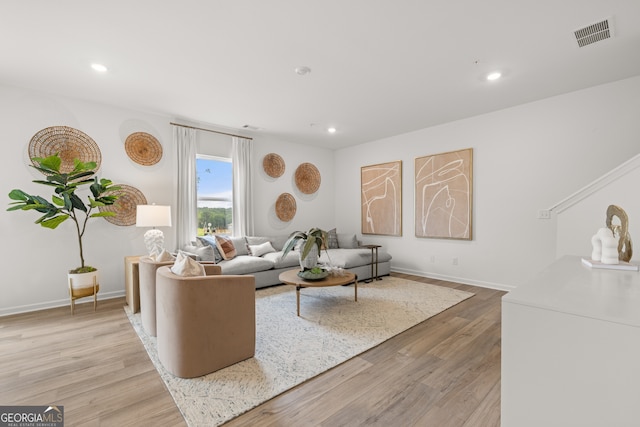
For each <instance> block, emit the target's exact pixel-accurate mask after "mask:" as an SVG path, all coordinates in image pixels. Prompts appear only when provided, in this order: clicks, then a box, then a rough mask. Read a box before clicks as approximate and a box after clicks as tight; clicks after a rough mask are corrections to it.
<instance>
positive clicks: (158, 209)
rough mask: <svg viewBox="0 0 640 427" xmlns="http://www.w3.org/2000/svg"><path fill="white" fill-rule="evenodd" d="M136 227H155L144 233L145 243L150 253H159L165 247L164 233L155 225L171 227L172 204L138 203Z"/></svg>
mask: <svg viewBox="0 0 640 427" xmlns="http://www.w3.org/2000/svg"><path fill="white" fill-rule="evenodd" d="M136 227H153V228H152V229H151V230H147V232H146V233H144V244H145V246H146V247H147V251H148V252H149V255H151V254H152V253H153V252H155V253H157V254H159V253H160V252H162V249H164V234H163V233H162V231H160V230H158V229H156V228H155V227H171V206H160V205H155V204H153V205H138V206H137V209H136Z"/></svg>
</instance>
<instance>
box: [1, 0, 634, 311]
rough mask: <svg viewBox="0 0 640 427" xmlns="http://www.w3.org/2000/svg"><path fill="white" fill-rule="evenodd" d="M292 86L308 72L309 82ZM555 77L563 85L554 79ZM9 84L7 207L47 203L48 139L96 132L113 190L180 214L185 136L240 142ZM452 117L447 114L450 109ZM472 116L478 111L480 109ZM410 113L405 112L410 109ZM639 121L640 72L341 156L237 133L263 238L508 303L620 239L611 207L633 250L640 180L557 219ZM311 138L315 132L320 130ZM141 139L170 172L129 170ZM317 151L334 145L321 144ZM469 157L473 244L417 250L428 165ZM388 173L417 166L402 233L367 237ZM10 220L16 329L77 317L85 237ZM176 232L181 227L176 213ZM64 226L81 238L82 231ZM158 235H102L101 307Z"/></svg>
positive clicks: (626, 146)
mask: <svg viewBox="0 0 640 427" xmlns="http://www.w3.org/2000/svg"><path fill="white" fill-rule="evenodd" d="M590 3H591V4H592V6H593V7H594V8H595V10H592V11H591V13H590V14H586V12H585V15H582V16H581V18H584V19H579V22H578V24H585V23H589V22H591V20H593V19H598V18H600V17H602V16H604V14H603V13H600V12H602V11H604V10H606V12H607V14H612V13H614V12H615V10H614V9H613V8H612V7H605V5H606V4H607V2H597V1H596V2H590ZM614 3H615V2H614ZM624 3H626V2H617V3H615V4H616V5H624ZM576 4H577V3H576ZM609 4H610V3H609ZM551 6H553V5H551V4H550V7H551ZM596 6H597V7H596ZM587 15H588V19H586V17H587ZM5 16H6V15H5ZM585 21H586V22H585ZM566 26H567V27H568V30H572V29H574V28H575V27H576V25H573V23H567V25H566ZM4 35H5V36H7V35H6V34H4ZM624 37H625V34H624V32H622V31H621V33H620V35H619V39H613V40H610V41H608V42H610V43H611V44H613V45H614V46H615V43H616V42H619V40H622V41H625V40H626V41H627V43H628V39H625V38H624ZM5 39H6V38H5ZM608 42H607V41H605V42H604V43H608ZM637 43H638V39H637V35H636V36H635V38H633V37H632V42H631V45H632V46H633V47H635V48H637V47H638V46H637ZM603 46H604V47H606V46H607V45H603ZM603 46H593V48H601V47H603ZM584 52H587V53H588V52H589V51H586V50H585V51H584ZM635 52H636V50H629V51H627V52H626V53H624V52H623V53H619V54H618V56H616V58H618V59H619V60H620V61H621V62H623V60H624V61H635V62H636V65H637V61H638V60H637V59H636V57H637V55H636V53H635ZM585 55H586V53H585ZM586 63H589V64H590V62H588V61H587V62H586ZM292 65H294V66H295V65H299V64H292ZM618 65H619V64H617V63H612V64H608V65H607V67H610V68H612V69H613V68H617V66H618ZM287 66H288V64H287ZM620 66H622V65H620ZM549 69H550V70H551V69H553V66H550V67H549ZM288 72H290V73H293V69H291V70H289V71H288ZM24 73H27V70H24ZM311 73H312V74H311V76H313V77H315V76H316V75H321V70H319V69H315V67H313V69H312V71H311ZM0 75H2V74H0ZM311 76H309V77H311ZM295 77H298V76H295ZM506 77H508V76H505V80H504V81H503V82H496V83H499V84H500V83H504V84H505V86H504V87H503V89H502V90H503V91H505V92H508V91H514V90H517V89H516V88H515V87H514V86H512V85H511V84H510V82H509V79H507V78H506ZM547 77H548V78H549V79H550V81H553V74H552V73H551V71H549V74H548V76H547ZM2 80H3V83H2V85H0V115H1V117H2V118H3V130H4V132H5V133H4V144H3V146H4V147H5V150H6V151H5V155H4V156H3V158H4V160H5V167H4V169H3V171H2V172H0V174H1V175H0V176H1V179H0V183H1V184H0V190H1V192H2V194H5V195H6V194H8V193H9V191H11V189H13V188H24V189H30V190H34V191H35V189H36V187H35V184H31V181H32V180H33V179H37V178H38V175H37V173H36V172H34V171H33V170H32V169H31V168H29V167H28V165H29V164H30V161H29V159H28V155H27V147H28V145H29V142H30V140H31V138H32V137H33V135H34V134H35V133H36V132H38V131H39V130H41V129H43V128H46V127H48V126H70V127H73V128H77V129H80V130H82V131H83V132H85V133H86V134H88V135H89V136H90V137H91V138H92V139H93V140H94V141H96V143H97V144H98V145H99V147H100V150H101V155H102V165H101V169H100V171H99V175H100V176H101V177H108V178H110V179H112V180H113V181H114V182H116V183H118V184H126V185H132V186H135V187H136V188H138V189H139V190H140V191H142V192H143V193H144V195H145V197H146V199H147V200H148V202H149V203H156V204H161V205H172V206H175V200H176V178H175V164H176V154H175V147H174V146H173V140H172V125H170V123H171V122H176V121H178V122H181V123H184V124H187V125H194V126H199V127H204V128H208V129H211V130H217V131H222V132H229V130H230V129H229V128H227V127H225V126H224V125H225V123H224V121H222V120H219V119H218V118H217V117H211V118H210V119H208V120H202V121H200V120H194V119H193V118H192V117H190V116H189V115H182V114H181V112H180V110H179V108H176V109H175V110H173V111H171V112H164V113H162V112H158V111H150V110H148V109H145V108H144V107H142V106H139V104H130V105H129V104H127V105H111V104H109V103H106V102H102V101H101V100H99V99H98V100H86V99H82V98H80V97H73V96H68V95H66V94H65V93H64V91H62V93H61V92H60V91H58V90H57V87H56V84H55V83H54V82H52V83H50V86H47V84H46V79H44V78H43V79H41V81H40V82H38V85H35V84H34V87H22V86H21V84H19V83H16V84H14V83H13V82H12V81H11V80H9V79H5V78H3V79H2ZM125 90H126V89H123V91H125ZM483 93H484V95H483V96H484V99H485V100H486V102H492V101H493V97H498V95H497V94H492V93H491V92H489V91H488V90H485V92H483ZM147 95H148V94H147ZM156 95H158V94H154V95H153V96H156ZM148 96H150V97H153V96H151V95H148ZM500 96H501V95H500ZM141 97H142V95H141ZM158 97H160V95H158ZM371 102H372V103H384V102H385V100H384V99H378V98H377V96H374V95H372V100H371ZM445 106H446V105H445V104H443V108H444V107H445ZM446 107H451V106H446ZM455 107H456V105H454V106H453V107H452V109H455ZM458 107H459V109H461V110H463V109H465V108H466V107H467V106H466V105H465V104H460V105H458ZM397 109H398V110H399V111H402V107H401V106H397ZM639 115H640V72H636V73H635V74H631V75H628V76H622V77H620V76H617V77H615V78H612V79H610V80H609V81H607V82H603V83H600V84H596V85H590V86H586V87H581V88H577V89H573V88H572V89H571V90H566V91H563V90H559V91H558V93H557V94H555V95H553V96H549V97H544V98H543V99H537V98H531V99H529V100H527V101H525V102H522V103H520V104H519V105H515V106H509V107H504V108H497V109H495V110H492V111H487V112H483V113H482V114H479V115H474V116H472V117H462V118H456V119H454V120H451V121H448V122H442V123H438V124H435V125H428V126H424V127H420V128H415V129H413V130H411V131H406V132H399V133H398V134H395V135H391V136H389V135H385V136H384V137H378V136H375V137H372V138H371V139H369V140H366V141H365V142H362V143H358V144H355V145H351V146H346V147H340V148H333V147H330V146H329V144H328V143H327V145H326V146H323V145H322V144H318V143H306V142H305V141H299V140H296V139H295V138H288V137H283V136H279V135H274V134H270V133H267V132H264V133H261V131H259V130H256V131H252V130H246V129H241V128H237V129H232V132H233V133H239V134H242V135H246V136H248V137H252V138H253V158H252V161H253V164H254V170H253V172H254V174H253V185H254V190H253V194H254V200H253V205H254V218H255V224H254V226H255V231H256V234H261V235H273V234H288V233H290V232H292V231H294V230H305V229H308V228H309V227H311V226H318V227H322V228H325V229H329V228H336V229H337V230H338V231H339V232H349V233H355V234H357V235H358V237H359V238H360V239H361V240H362V241H363V242H364V243H375V244H380V245H382V247H383V249H384V250H386V251H388V252H389V253H391V254H393V261H392V271H394V272H396V273H405V274H412V275H415V276H420V277H430V278H435V279H442V280H448V281H452V282H458V283H463V284H469V285H474V286H479V287H486V288H492V289H498V290H503V291H508V290H511V289H514V288H516V287H517V286H519V285H521V284H523V283H526V282H527V281H528V280H529V279H530V278H531V277H532V276H533V275H535V274H536V273H537V272H538V271H540V270H541V269H543V268H544V267H546V266H547V265H549V264H550V263H551V262H553V261H554V260H556V259H557V258H558V257H560V256H562V255H564V254H573V255H588V254H589V253H590V250H591V242H590V237H591V235H592V234H593V233H594V232H595V230H597V229H598V228H599V227H602V226H603V225H604V220H605V210H606V207H607V206H608V205H609V204H612V203H613V204H618V205H620V206H622V207H623V208H624V209H625V210H626V211H627V213H628V214H629V219H630V224H631V235H632V237H633V235H634V229H635V228H634V227H635V224H639V223H640V200H638V198H637V197H635V196H634V194H635V193H636V192H635V184H634V181H635V182H637V180H636V179H635V175H634V178H633V179H628V177H627V178H625V179H622V180H620V181H618V182H614V183H612V184H610V185H609V186H607V187H604V189H600V190H598V191H597V192H595V193H593V194H592V195H591V200H593V199H594V198H595V199H596V200H598V202H600V205H598V204H596V208H595V209H590V210H583V211H580V207H581V205H579V204H578V205H576V209H578V211H577V216H578V218H580V219H579V221H577V222H578V224H577V225H578V228H576V229H575V230H572V232H571V233H566V232H565V231H564V229H559V224H563V225H564V224H566V221H564V222H563V221H561V215H563V214H562V213H557V212H556V211H554V209H550V208H552V207H554V206H556V205H557V204H558V203H560V202H561V201H563V200H565V199H566V198H568V197H571V195H573V194H574V193H576V192H577V191H580V190H581V189H583V188H584V187H588V186H589V185H590V184H591V183H592V182H593V181H595V180H598V179H599V178H601V177H602V176H604V175H606V174H608V173H609V172H610V171H612V170H615V169H616V168H617V167H619V166H620V165H622V164H624V163H625V162H627V161H629V160H630V159H634V158H636V157H637V156H638V155H639V154H640V144H638V135H640V121H639V120H638V119H637V118H638V116H639ZM364 122H366V119H365V120H364ZM304 126H305V127H308V123H304ZM136 131H144V132H148V133H150V134H152V135H154V136H155V137H156V138H157V139H158V141H159V142H160V144H161V145H162V149H163V153H162V159H161V160H160V161H159V162H158V163H157V164H155V165H153V166H141V165H139V164H136V163H135V162H133V161H132V160H131V159H130V158H129V157H128V156H127V153H126V151H125V149H124V141H125V139H126V137H127V136H128V135H129V134H131V133H132V132H136ZM343 132H347V130H344V131H343ZM197 138H198V147H199V148H198V151H199V153H201V154H208V155H216V156H222V157H230V150H231V139H230V138H229V137H228V136H225V135H219V134H215V133H210V132H206V131H198V132H197ZM314 138H318V137H317V135H314ZM327 138H330V136H328V137H327ZM465 148H473V152H474V158H473V217H472V239H471V240H468V241H463V240H441V239H425V238H419V237H415V233H414V206H413V201H414V190H415V189H414V185H413V184H414V183H413V180H414V160H415V159H416V158H418V157H421V156H426V155H432V154H437V153H443V152H448V151H452V150H458V149H465ZM268 153H277V154H279V155H280V156H281V157H282V158H283V160H284V162H285V164H286V169H285V173H284V174H283V176H281V177H280V178H278V179H277V180H274V179H272V178H270V177H268V176H267V175H266V174H265V173H264V171H263V170H262V168H261V165H262V159H263V158H264V156H265V155H266V154H268ZM388 161H402V168H403V181H402V182H403V192H402V203H403V211H402V225H403V227H402V228H403V232H402V235H401V236H382V235H363V234H362V233H361V207H360V200H361V199H360V189H361V187H360V173H361V168H362V167H363V166H367V165H374V164H378V163H382V162H388ZM303 162H311V163H313V164H314V165H315V166H316V167H317V168H318V170H319V172H320V176H321V184H320V188H319V190H318V191H317V192H316V193H314V194H313V195H311V196H306V195H301V194H296V193H295V184H294V180H293V174H294V172H295V168H296V167H297V166H298V165H299V164H301V163H303ZM614 189H616V190H618V191H615V192H614ZM620 189H622V190H623V191H619V190H620ZM283 192H290V193H294V194H295V195H296V197H297V211H296V215H295V217H294V218H293V219H292V220H291V221H289V222H283V221H281V220H279V219H278V218H277V216H276V215H275V208H274V204H275V201H276V200H277V198H278V196H279V195H280V194H282V193H283ZM609 194H615V195H616V199H615V200H610V199H609V197H608V195H609ZM6 202H7V203H8V202H9V199H8V198H7V199H6ZM549 209H550V218H549V219H546V218H539V213H540V211H541V210H549ZM0 212H1V213H0V230H1V232H2V236H3V237H4V242H5V244H4V245H2V248H1V249H0V255H1V256H2V259H4V260H5V261H4V264H3V265H4V267H5V268H4V274H5V279H4V281H3V283H4V286H3V291H4V292H3V298H2V301H1V302H0V316H3V315H10V314H14V313H21V312H30V311H34V310H42V309H46V308H50V307H56V306H62V305H67V304H68V291H67V287H66V281H65V278H66V272H67V270H68V269H69V268H70V267H72V266H75V264H76V263H77V261H76V258H77V252H76V249H75V248H76V245H77V242H76V240H75V238H74V237H73V235H72V233H67V232H64V231H63V232H60V230H58V231H51V230H46V229H42V228H40V227H37V226H34V224H33V221H34V220H35V217H36V216H35V214H34V215H33V216H30V215H27V214H18V213H13V212H6V211H5V210H1V211H0ZM565 215H566V214H565ZM173 220H174V224H175V222H176V221H177V216H176V210H175V209H174V210H173ZM62 227H63V228H69V227H71V224H63V226H62ZM174 228H175V227H172V228H166V229H164V230H163V231H164V233H165V239H166V246H167V247H168V248H172V249H175V234H174V233H175V231H174ZM145 231H146V230H145V229H141V228H136V227H134V226H125V227H120V226H115V225H113V224H111V223H109V222H107V221H104V220H102V219H99V220H96V222H95V223H94V224H93V225H92V227H91V229H90V233H88V234H87V235H86V237H85V242H86V243H85V244H86V248H85V251H86V256H87V258H88V260H89V262H90V263H91V264H92V265H96V266H98V267H99V268H100V270H101V283H100V286H101V287H100V299H101V300H102V299H109V298H117V297H122V296H123V295H124V281H123V279H124V263H123V259H124V258H125V257H126V256H129V255H137V254H141V253H144V252H145V246H144V242H143V234H144V232H145Z"/></svg>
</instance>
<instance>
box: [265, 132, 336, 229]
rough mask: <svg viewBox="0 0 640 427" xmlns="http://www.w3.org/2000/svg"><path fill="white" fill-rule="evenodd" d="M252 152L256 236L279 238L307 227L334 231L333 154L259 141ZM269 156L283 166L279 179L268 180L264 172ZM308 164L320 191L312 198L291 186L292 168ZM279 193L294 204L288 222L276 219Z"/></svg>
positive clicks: (293, 177)
mask: <svg viewBox="0 0 640 427" xmlns="http://www.w3.org/2000/svg"><path fill="white" fill-rule="evenodd" d="M253 150H254V160H255V164H254V174H253V178H254V179H253V182H254V192H253V196H254V204H255V206H256V211H255V212H254V217H255V221H254V227H255V234H257V235H282V234H289V233H291V232H293V231H296V230H308V229H309V228H311V227H320V228H323V229H330V228H333V227H334V221H333V215H334V211H335V209H334V206H335V204H334V194H333V192H334V187H335V185H336V184H335V180H334V169H333V151H332V150H329V149H325V148H318V147H312V146H304V145H300V144H294V143H290V142H284V141H277V140H274V139H270V138H260V139H258V140H256V143H255V144H254V146H253ZM269 153H276V154H278V155H280V156H281V157H282V159H283V160H284V163H285V171H284V173H283V174H282V176H280V177H279V178H271V177H270V176H269V175H267V174H266V173H265V172H264V168H263V167H262V161H263V159H264V156H265V155H266V154H269ZM305 162H308V163H312V164H313V165H315V166H316V167H317V168H318V171H319V172H320V188H319V189H318V191H316V192H315V193H313V194H304V193H302V192H300V191H299V190H298V188H297V187H296V184H295V172H296V168H297V167H298V166H299V165H300V164H302V163H305ZM282 193H290V194H291V195H292V196H293V197H294V198H295V200H296V215H295V216H294V217H293V219H292V220H291V221H289V222H283V221H281V220H280V219H278V217H277V216H276V213H275V203H276V200H277V199H278V196H279V195H280V194H282Z"/></svg>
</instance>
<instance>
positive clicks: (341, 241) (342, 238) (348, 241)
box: [338, 233, 358, 249]
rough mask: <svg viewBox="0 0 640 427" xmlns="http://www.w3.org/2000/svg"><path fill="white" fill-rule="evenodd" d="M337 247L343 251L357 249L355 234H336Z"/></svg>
mask: <svg viewBox="0 0 640 427" xmlns="http://www.w3.org/2000/svg"><path fill="white" fill-rule="evenodd" d="M338 247H340V248H343V249H355V248H357V247H358V238H357V237H356V235H355V234H344V233H338Z"/></svg>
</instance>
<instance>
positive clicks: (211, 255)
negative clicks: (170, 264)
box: [182, 245, 216, 262]
mask: <svg viewBox="0 0 640 427" xmlns="http://www.w3.org/2000/svg"><path fill="white" fill-rule="evenodd" d="M182 250H183V251H185V252H188V253H190V254H194V255H195V256H196V259H197V260H198V261H207V262H216V258H215V252H214V250H213V248H212V247H211V246H208V245H206V246H195V245H186V246H184V247H183V248H182Z"/></svg>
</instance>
